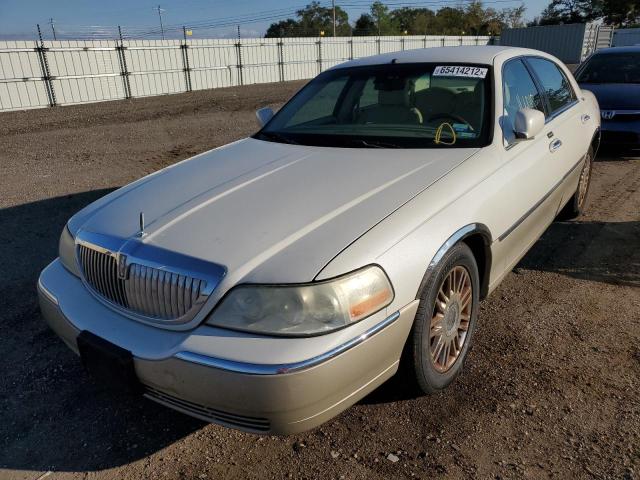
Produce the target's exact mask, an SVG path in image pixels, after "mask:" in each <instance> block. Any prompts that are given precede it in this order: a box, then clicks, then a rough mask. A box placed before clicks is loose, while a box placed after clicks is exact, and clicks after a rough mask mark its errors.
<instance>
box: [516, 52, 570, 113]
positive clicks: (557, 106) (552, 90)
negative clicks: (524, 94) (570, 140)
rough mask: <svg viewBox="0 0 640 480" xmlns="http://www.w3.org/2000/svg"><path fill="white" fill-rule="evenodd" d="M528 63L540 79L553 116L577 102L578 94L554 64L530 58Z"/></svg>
mask: <svg viewBox="0 0 640 480" xmlns="http://www.w3.org/2000/svg"><path fill="white" fill-rule="evenodd" d="M527 63H528V64H529V66H530V67H531V69H532V70H533V72H534V74H535V75H536V77H538V80H539V82H540V85H541V86H542V89H543V90H544V92H545V95H546V97H547V100H548V101H549V109H550V114H551V115H553V114H554V113H555V112H557V111H559V110H562V109H563V108H565V107H567V106H569V105H571V104H572V103H573V102H574V101H575V100H576V98H577V97H576V94H575V92H574V91H573V88H572V87H571V84H570V83H569V80H568V79H567V77H566V76H565V74H564V73H563V72H562V70H560V67H558V66H557V65H556V64H555V63H554V62H552V61H550V60H547V59H545V58H538V57H529V58H527Z"/></svg>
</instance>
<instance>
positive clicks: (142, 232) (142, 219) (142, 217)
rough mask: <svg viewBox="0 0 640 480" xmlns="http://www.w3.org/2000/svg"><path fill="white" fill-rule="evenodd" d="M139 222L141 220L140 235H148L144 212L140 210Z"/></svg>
mask: <svg viewBox="0 0 640 480" xmlns="http://www.w3.org/2000/svg"><path fill="white" fill-rule="evenodd" d="M139 222H140V230H139V231H138V236H139V237H144V236H145V235H146V233H145V232H144V212H140V218H139Z"/></svg>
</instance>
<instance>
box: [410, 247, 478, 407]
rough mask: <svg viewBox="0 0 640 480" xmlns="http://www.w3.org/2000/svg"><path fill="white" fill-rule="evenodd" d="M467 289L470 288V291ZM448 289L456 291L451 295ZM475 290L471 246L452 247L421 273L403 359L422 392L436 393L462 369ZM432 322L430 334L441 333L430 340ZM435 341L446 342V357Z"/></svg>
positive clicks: (474, 310)
mask: <svg viewBox="0 0 640 480" xmlns="http://www.w3.org/2000/svg"><path fill="white" fill-rule="evenodd" d="M452 280H453V288H452V284H451V282H452ZM456 283H457V284H458V285H460V284H462V285H463V288H462V289H461V291H462V295H460V294H459V293H457V292H458V288H457V287H456V285H455V284H456ZM441 288H442V290H443V292H445V291H446V292H449V296H448V301H447V303H446V305H447V306H446V307H443V305H444V304H445V303H444V302H443V301H444V298H446V297H442V295H441V294H440V293H439V292H440V290H441ZM467 288H470V289H471V292H470V293H469V292H467ZM452 290H453V291H455V292H456V293H453V294H451V293H450V292H451V291H452ZM479 291H480V279H479V275H478V266H477V264H476V261H475V258H474V256H473V253H472V252H471V249H470V248H469V247H468V246H467V245H466V244H464V243H459V244H457V245H455V246H454V247H453V248H451V250H449V251H448V252H447V253H446V254H445V256H444V257H443V258H442V260H441V261H440V263H438V264H437V265H436V267H435V268H434V270H433V271H432V272H429V274H428V276H425V280H423V285H422V286H421V289H420V292H419V295H418V298H419V299H420V305H419V307H418V311H417V312H416V317H415V320H414V322H413V327H412V329H411V334H410V337H409V341H408V345H407V347H408V348H407V354H408V358H407V359H406V360H407V362H406V363H407V366H408V367H409V370H411V371H410V372H407V373H408V374H409V377H411V378H412V379H415V382H416V386H417V387H418V388H419V389H420V390H421V391H422V392H424V393H427V394H432V393H436V392H439V391H440V390H442V389H444V388H445V387H447V386H448V385H449V384H450V383H451V382H453V380H454V379H455V378H456V377H457V376H458V374H459V373H460V371H461V370H462V367H463V365H464V361H465V358H466V356H467V353H468V352H469V346H470V344H471V341H472V339H473V333H474V331H475V329H476V323H477V316H478V304H479ZM465 292H466V293H465ZM467 296H468V297H469V298H468V300H467ZM436 300H438V302H439V303H438V304H436ZM460 300H462V301H460ZM443 312H444V313H443ZM436 317H437V318H438V320H436ZM432 321H433V325H434V326H433V333H434V334H436V333H437V332H442V334H441V335H440V336H437V335H436V336H434V337H433V338H432V336H431V333H432ZM438 324H439V325H440V327H439V328H438ZM465 328H466V331H465V330H464V329H465ZM454 335H455V336H454ZM461 336H462V337H463V338H460V337H461ZM454 338H455V339H456V340H454ZM454 341H455V342H456V343H455V344H454V343H453V342H454ZM439 342H440V343H439ZM460 343H462V347H461V348H458V350H459V352H458V353H457V356H455V358H454V357H453V355H454V354H455V353H456V348H455V347H456V346H458V347H459V345H460ZM440 344H448V345H449V347H448V348H449V351H450V354H449V355H446V351H445V349H446V348H447V347H442V348H441V350H440V353H439V354H438V348H440V347H439V345H440Z"/></svg>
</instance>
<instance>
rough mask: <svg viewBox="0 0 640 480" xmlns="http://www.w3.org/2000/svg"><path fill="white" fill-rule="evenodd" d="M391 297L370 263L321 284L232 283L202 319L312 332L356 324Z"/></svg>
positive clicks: (290, 332)
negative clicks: (218, 301)
mask: <svg viewBox="0 0 640 480" xmlns="http://www.w3.org/2000/svg"><path fill="white" fill-rule="evenodd" d="M392 300H393V289H392V288H391V284H390V283H389V279H388V278H387V276H386V275H385V273H384V272H383V271H382V269H381V268H379V267H375V266H370V267H366V268H364V269H362V270H358V271H356V272H353V273H350V274H348V275H345V276H342V277H339V278H336V279H334V280H328V281H325V282H317V283H310V284H303V285H242V286H239V287H236V288H234V289H232V290H231V291H230V292H229V294H228V295H227V296H226V297H225V298H224V300H223V301H222V304H221V305H220V306H219V307H218V308H216V309H215V310H214V312H213V314H212V315H211V317H210V318H209V319H208V320H207V323H208V324H209V325H214V326H216V327H225V328H232V329H235V330H244V331H249V332H256V333H264V334H273V335H291V336H306V335H317V334H321V333H328V332H330V331H332V330H337V329H339V328H342V327H345V326H348V325H351V324H353V323H355V322H358V321H360V320H362V319H363V318H366V317H368V316H369V315H371V314H373V313H376V312H378V311H379V310H381V309H383V308H384V307H386V306H387V305H389V304H390V303H391V301H392Z"/></svg>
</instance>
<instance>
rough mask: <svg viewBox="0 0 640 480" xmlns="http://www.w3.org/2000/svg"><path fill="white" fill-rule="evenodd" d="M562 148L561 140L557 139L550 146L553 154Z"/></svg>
mask: <svg viewBox="0 0 640 480" xmlns="http://www.w3.org/2000/svg"><path fill="white" fill-rule="evenodd" d="M561 146H562V140H560V139H559V138H556V139H555V140H554V141H553V142H551V143H550V144H549V151H550V152H551V153H553V152H555V151H556V150H558V149H559V148H560V147H561Z"/></svg>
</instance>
